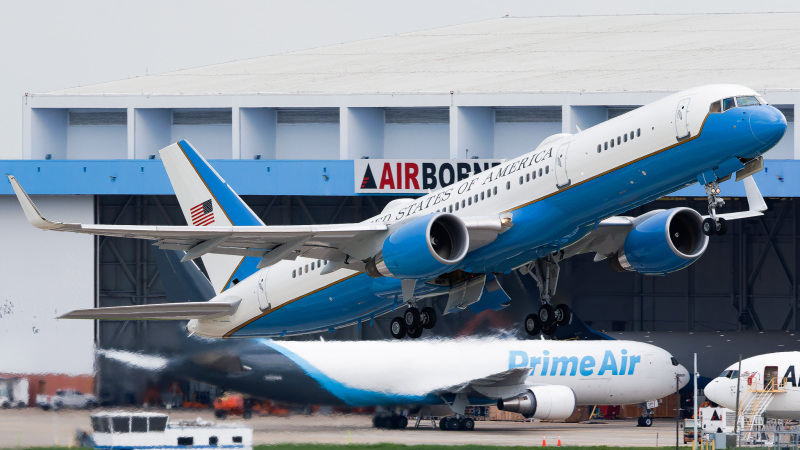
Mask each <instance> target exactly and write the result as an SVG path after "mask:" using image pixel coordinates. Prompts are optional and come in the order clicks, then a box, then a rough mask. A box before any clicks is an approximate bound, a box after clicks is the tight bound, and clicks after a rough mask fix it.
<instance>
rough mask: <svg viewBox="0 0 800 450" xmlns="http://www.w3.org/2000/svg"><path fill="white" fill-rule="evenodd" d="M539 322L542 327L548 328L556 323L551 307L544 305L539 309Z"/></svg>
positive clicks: (554, 312)
mask: <svg viewBox="0 0 800 450" xmlns="http://www.w3.org/2000/svg"><path fill="white" fill-rule="evenodd" d="M539 320H541V321H542V327H549V326H550V325H552V324H554V323H556V311H555V309H554V308H553V305H551V304H550V303H545V304H544V305H542V306H540V307H539Z"/></svg>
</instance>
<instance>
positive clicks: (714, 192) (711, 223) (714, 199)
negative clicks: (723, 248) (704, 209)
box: [703, 181, 728, 236]
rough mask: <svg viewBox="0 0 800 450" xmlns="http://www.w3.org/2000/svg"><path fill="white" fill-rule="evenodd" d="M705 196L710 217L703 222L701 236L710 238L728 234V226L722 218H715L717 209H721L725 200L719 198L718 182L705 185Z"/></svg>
mask: <svg viewBox="0 0 800 450" xmlns="http://www.w3.org/2000/svg"><path fill="white" fill-rule="evenodd" d="M705 189H706V196H707V197H708V214H709V215H710V216H711V217H708V218H706V219H705V220H703V234H705V235H706V236H712V235H714V234H717V235H720V236H722V235H723V234H725V233H727V232H728V224H727V222H726V221H725V219H723V218H722V217H718V216H717V208H722V206H723V205H724V204H725V200H723V199H722V197H719V194H720V188H719V182H717V181H712V182H711V183H706V185H705Z"/></svg>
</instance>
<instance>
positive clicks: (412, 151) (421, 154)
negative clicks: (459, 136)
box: [383, 123, 450, 159]
mask: <svg viewBox="0 0 800 450" xmlns="http://www.w3.org/2000/svg"><path fill="white" fill-rule="evenodd" d="M383 157H384V158H386V159H393V158H407V159H413V158H417V159H422V158H449V157H450V126H449V125H448V124H446V123H387V124H386V127H385V128H384V143H383Z"/></svg>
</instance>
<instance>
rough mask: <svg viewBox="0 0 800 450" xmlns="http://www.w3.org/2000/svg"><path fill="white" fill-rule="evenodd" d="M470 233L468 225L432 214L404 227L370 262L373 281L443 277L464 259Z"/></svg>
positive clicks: (452, 216) (386, 242) (446, 216)
mask: <svg viewBox="0 0 800 450" xmlns="http://www.w3.org/2000/svg"><path fill="white" fill-rule="evenodd" d="M468 249H469V232H468V231H467V226H466V225H464V222H463V221H462V220H461V219H459V218H458V217H457V216H454V215H452V214H447V213H437V214H430V215H427V216H423V217H420V218H418V219H415V220H413V221H411V222H409V223H407V224H404V225H403V226H401V227H400V228H399V229H398V230H397V231H395V232H394V233H392V234H391V235H390V236H389V237H388V238H386V240H385V241H384V242H383V247H382V248H381V251H380V253H378V255H376V256H375V257H374V258H371V259H370V260H369V261H367V265H366V271H367V274H369V276H371V277H393V278H423V277H432V276H436V275H439V274H441V273H443V272H445V271H447V270H448V266H451V265H453V264H457V263H459V262H461V260H462V259H464V256H466V254H467V250H468Z"/></svg>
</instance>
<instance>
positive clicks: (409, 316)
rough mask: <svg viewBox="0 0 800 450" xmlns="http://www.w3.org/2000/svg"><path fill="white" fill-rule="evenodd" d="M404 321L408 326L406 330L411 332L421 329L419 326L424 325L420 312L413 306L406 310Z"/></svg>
mask: <svg viewBox="0 0 800 450" xmlns="http://www.w3.org/2000/svg"><path fill="white" fill-rule="evenodd" d="M403 321H404V322H405V324H406V328H408V329H409V330H410V329H412V328H419V326H420V325H421V324H422V320H421V319H420V316H419V310H418V309H417V308H414V307H413V306H412V307H409V308H408V309H406V312H405V313H403Z"/></svg>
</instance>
